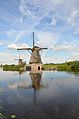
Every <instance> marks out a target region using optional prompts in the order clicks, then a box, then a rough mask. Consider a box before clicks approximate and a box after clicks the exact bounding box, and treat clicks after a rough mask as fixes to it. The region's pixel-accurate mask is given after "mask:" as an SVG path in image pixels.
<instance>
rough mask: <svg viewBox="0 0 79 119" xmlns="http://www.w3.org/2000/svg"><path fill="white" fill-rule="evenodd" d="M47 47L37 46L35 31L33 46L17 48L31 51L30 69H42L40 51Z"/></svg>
mask: <svg viewBox="0 0 79 119" xmlns="http://www.w3.org/2000/svg"><path fill="white" fill-rule="evenodd" d="M45 49H47V48H41V47H38V46H35V42H34V32H33V46H32V48H18V49H17V50H27V51H29V52H30V54H31V57H30V61H29V64H30V65H29V66H30V67H29V68H27V67H26V68H27V69H29V70H31V69H33V70H41V68H42V60H41V56H40V51H41V50H45Z"/></svg>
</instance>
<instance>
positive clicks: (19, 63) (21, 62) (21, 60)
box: [15, 55, 23, 65]
mask: <svg viewBox="0 0 79 119" xmlns="http://www.w3.org/2000/svg"><path fill="white" fill-rule="evenodd" d="M15 60H18V65H23V59H21V58H20V55H19V58H18V59H15Z"/></svg>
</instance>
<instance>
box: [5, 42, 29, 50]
mask: <svg viewBox="0 0 79 119" xmlns="http://www.w3.org/2000/svg"><path fill="white" fill-rule="evenodd" d="M7 47H8V48H9V49H17V48H28V47H29V46H28V45H27V44H25V43H22V44H15V43H11V44H9V45H8V46H7Z"/></svg>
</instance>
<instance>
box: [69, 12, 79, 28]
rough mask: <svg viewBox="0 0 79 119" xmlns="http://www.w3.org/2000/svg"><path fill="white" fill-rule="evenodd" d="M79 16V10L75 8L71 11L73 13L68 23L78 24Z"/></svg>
mask: <svg viewBox="0 0 79 119" xmlns="http://www.w3.org/2000/svg"><path fill="white" fill-rule="evenodd" d="M78 16H79V11H78V10H73V11H71V14H70V16H69V18H68V23H69V24H71V25H72V26H74V25H76V24H77V23H76V20H77V17H78Z"/></svg>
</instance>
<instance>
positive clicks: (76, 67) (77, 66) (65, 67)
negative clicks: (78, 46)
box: [43, 61, 79, 72]
mask: <svg viewBox="0 0 79 119" xmlns="http://www.w3.org/2000/svg"><path fill="white" fill-rule="evenodd" d="M43 68H44V69H45V70H57V71H75V72H76V71H78V72H79V61H71V62H66V63H61V64H52V63H51V64H44V65H43Z"/></svg>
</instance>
